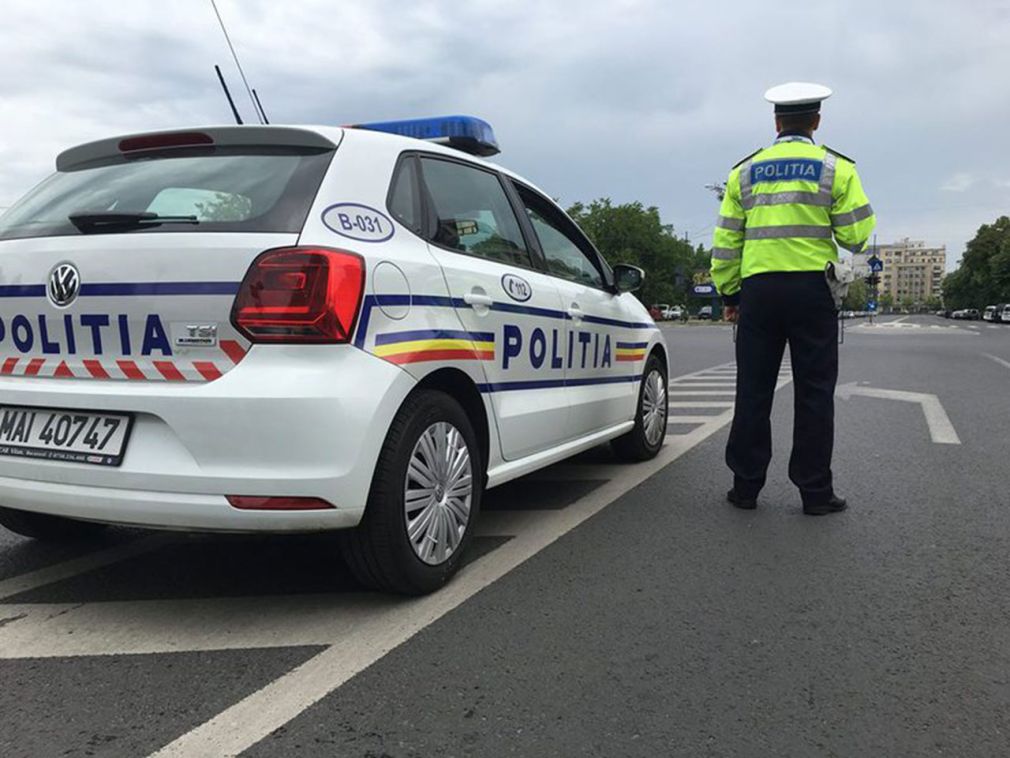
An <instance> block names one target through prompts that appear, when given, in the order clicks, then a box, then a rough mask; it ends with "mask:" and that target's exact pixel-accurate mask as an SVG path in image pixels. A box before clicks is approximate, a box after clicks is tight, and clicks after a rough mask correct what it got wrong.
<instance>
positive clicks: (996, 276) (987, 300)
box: [943, 216, 1010, 310]
mask: <svg viewBox="0 0 1010 758" xmlns="http://www.w3.org/2000/svg"><path fill="white" fill-rule="evenodd" d="M943 300H944V304H945V305H946V307H948V308H951V309H954V310H960V309H962V308H979V309H981V308H984V307H985V306H986V305H994V304H996V303H1006V302H1010V217H1007V216H1000V217H999V218H998V219H996V221H994V222H993V223H992V224H983V225H982V226H980V227H979V230H978V231H977V232H976V233H975V236H974V237H973V238H972V240H971V241H970V242H969V243H968V245H967V247H966V248H965V252H964V256H963V257H962V258H961V264H960V266H959V267H958V269H957V270H956V271H953V272H952V273H950V274H948V275H947V276H946V277H944V280H943Z"/></svg>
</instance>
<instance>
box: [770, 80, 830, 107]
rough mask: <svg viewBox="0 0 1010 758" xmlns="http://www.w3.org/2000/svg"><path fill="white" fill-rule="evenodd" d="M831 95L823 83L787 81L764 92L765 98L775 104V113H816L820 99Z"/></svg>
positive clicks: (825, 98)
mask: <svg viewBox="0 0 1010 758" xmlns="http://www.w3.org/2000/svg"><path fill="white" fill-rule="evenodd" d="M829 97H831V89H830V88H829V87H825V86H824V85H823V84H811V83H810V82H789V83H787V84H779V85H778V86H776V87H772V88H771V89H770V90H768V91H767V92H765V100H767V101H768V102H769V103H774V104H775V113H776V114H789V113H817V112H818V111H820V109H821V101H822V100H827V99H828V98H829Z"/></svg>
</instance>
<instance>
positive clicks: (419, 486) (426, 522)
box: [403, 421, 473, 566]
mask: <svg viewBox="0 0 1010 758" xmlns="http://www.w3.org/2000/svg"><path fill="white" fill-rule="evenodd" d="M472 497H473V465H472V463H471V460H470V450H469V449H468V448H467V444H466V440H465V439H464V438H463V435H462V434H460V432H459V430H458V429H457V428H456V427H455V426H453V425H452V424H450V423H449V422H447V421H439V422H437V423H434V424H432V425H431V426H429V427H428V428H427V429H426V430H425V431H424V433H423V434H422V435H421V437H420V438H419V439H418V441H417V444H415V445H414V450H413V452H412V453H411V455H410V462H409V464H408V466H407V474H406V477H405V481H404V488H403V503H404V520H405V524H406V528H407V537H408V539H409V541H410V545H411V547H412V548H413V549H414V553H415V555H417V557H418V558H420V559H421V560H422V561H423V562H424V563H427V564H428V565H431V566H437V565H438V564H441V563H444V562H445V561H446V560H448V559H449V558H450V557H451V556H452V555H453V554H454V553H455V552H456V550H457V549H458V548H459V545H460V542H461V541H462V540H463V536H464V535H465V534H466V528H467V525H468V524H469V522H470V505H471V499H472Z"/></svg>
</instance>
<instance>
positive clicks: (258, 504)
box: [226, 495, 334, 511]
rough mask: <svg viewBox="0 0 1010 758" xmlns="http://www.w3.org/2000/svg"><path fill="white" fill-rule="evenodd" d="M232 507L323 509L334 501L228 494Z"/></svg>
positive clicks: (242, 508) (284, 509) (252, 508)
mask: <svg viewBox="0 0 1010 758" xmlns="http://www.w3.org/2000/svg"><path fill="white" fill-rule="evenodd" d="M226 497H227V499H228V502H229V503H230V504H231V506H232V508H238V509H239V510H243V511H323V510H328V509H330V508H333V507H334V505H333V503H330V502H327V501H326V500H323V499H322V498H318V497H258V496H254V495H226Z"/></svg>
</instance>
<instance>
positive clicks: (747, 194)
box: [738, 158, 754, 210]
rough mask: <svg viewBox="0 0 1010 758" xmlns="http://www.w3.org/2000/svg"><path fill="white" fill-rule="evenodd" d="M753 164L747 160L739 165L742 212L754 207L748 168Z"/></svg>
mask: <svg viewBox="0 0 1010 758" xmlns="http://www.w3.org/2000/svg"><path fill="white" fill-rule="evenodd" d="M753 163H754V161H753V160H751V159H749V158H748V159H747V160H745V161H744V162H743V163H741V164H740V173H739V174H738V176H739V178H740V205H742V206H743V209H744V210H750V209H751V208H753V207H754V191H753V188H752V187H751V183H750V167H751V165H752V164H753Z"/></svg>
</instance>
